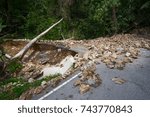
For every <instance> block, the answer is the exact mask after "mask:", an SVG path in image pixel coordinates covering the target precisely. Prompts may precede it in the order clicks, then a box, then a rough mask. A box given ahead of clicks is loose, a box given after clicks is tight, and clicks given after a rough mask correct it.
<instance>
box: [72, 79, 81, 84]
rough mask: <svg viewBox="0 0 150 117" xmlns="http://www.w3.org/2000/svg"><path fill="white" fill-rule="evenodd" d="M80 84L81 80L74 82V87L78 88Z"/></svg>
mask: <svg viewBox="0 0 150 117" xmlns="http://www.w3.org/2000/svg"><path fill="white" fill-rule="evenodd" d="M81 83H82V82H81V80H80V79H78V80H76V81H75V82H74V86H79V85H81Z"/></svg>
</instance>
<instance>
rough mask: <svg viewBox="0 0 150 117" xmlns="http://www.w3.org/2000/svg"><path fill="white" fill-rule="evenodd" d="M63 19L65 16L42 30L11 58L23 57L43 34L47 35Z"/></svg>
mask: <svg viewBox="0 0 150 117" xmlns="http://www.w3.org/2000/svg"><path fill="white" fill-rule="evenodd" d="M62 20H63V18H62V19H61V20H59V21H58V22H56V23H55V24H53V25H52V26H50V27H49V28H48V29H47V30H45V31H44V32H42V33H41V34H39V35H38V36H36V37H35V38H34V39H32V40H31V41H30V42H29V43H28V44H27V45H26V46H25V47H24V48H23V49H22V50H20V51H19V52H18V53H17V54H16V55H15V56H14V57H12V58H11V60H14V59H22V58H23V56H24V55H25V54H26V52H27V51H28V50H29V49H30V47H31V46H32V45H33V44H34V43H35V42H36V41H37V40H38V39H39V38H41V37H42V36H43V35H45V34H46V33H47V32H48V31H50V30H51V29H52V28H53V27H55V26H56V25H57V24H59V23H60V22H61V21H62Z"/></svg>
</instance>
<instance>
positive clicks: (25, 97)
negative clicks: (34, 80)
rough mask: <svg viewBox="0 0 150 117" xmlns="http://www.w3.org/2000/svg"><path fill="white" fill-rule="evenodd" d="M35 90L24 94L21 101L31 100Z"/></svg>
mask: <svg viewBox="0 0 150 117" xmlns="http://www.w3.org/2000/svg"><path fill="white" fill-rule="evenodd" d="M33 92H34V89H31V90H28V91H26V92H24V93H23V94H22V95H21V96H20V97H19V100H30V99H31V98H32V95H33Z"/></svg>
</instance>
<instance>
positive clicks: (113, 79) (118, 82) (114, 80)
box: [112, 77, 126, 85]
mask: <svg viewBox="0 0 150 117" xmlns="http://www.w3.org/2000/svg"><path fill="white" fill-rule="evenodd" d="M112 81H113V82H115V83H116V84H119V85H121V84H124V83H125V82H126V80H124V79H121V78H117V77H114V78H112Z"/></svg>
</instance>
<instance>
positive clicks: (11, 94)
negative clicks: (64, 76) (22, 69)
mask: <svg viewBox="0 0 150 117" xmlns="http://www.w3.org/2000/svg"><path fill="white" fill-rule="evenodd" d="M58 76H59V75H54V76H48V77H45V78H43V79H41V80H36V81H34V82H33V83H29V82H27V81H24V80H23V79H22V78H9V79H6V80H4V81H1V82H0V89H1V90H0V100H14V99H17V98H19V97H20V95H21V94H22V93H23V92H25V91H27V90H30V89H31V88H35V87H38V86H40V85H41V82H42V81H49V80H51V79H54V78H57V77H58ZM9 84H11V86H9V87H8V88H7V89H6V86H8V85H9Z"/></svg>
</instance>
